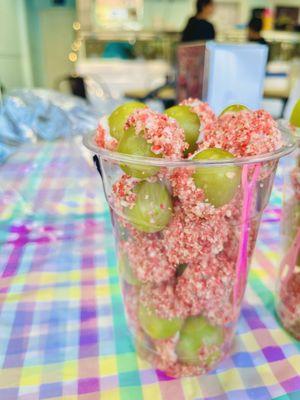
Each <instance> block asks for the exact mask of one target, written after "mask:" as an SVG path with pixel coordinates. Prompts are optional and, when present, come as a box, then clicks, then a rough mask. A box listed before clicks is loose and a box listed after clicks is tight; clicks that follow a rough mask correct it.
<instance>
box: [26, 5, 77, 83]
mask: <svg viewBox="0 0 300 400" xmlns="http://www.w3.org/2000/svg"><path fill="white" fill-rule="evenodd" d="M26 11H27V24H28V30H29V41H30V54H31V58H32V71H33V77H34V85H35V86H46V87H53V86H54V81H55V79H56V78H57V77H59V76H60V75H64V74H67V73H70V72H71V71H72V65H71V63H69V62H68V61H67V57H68V51H69V50H70V47H71V42H72V39H73V31H72V21H74V19H75V0H65V4H64V6H58V5H57V6H56V5H53V2H52V0H26ZM55 61H56V62H55Z"/></svg>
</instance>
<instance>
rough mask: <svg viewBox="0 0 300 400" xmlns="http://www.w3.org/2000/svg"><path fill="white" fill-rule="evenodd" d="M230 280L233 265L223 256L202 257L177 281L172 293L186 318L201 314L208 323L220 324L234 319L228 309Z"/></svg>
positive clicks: (231, 311) (233, 274) (230, 301)
mask: <svg viewBox="0 0 300 400" xmlns="http://www.w3.org/2000/svg"><path fill="white" fill-rule="evenodd" d="M234 281H235V262H233V261H231V260H229V259H228V257H227V255H225V254H224V253H222V254H219V255H217V256H207V257H202V258H201V259H199V260H198V262H196V263H195V264H190V265H188V267H187V268H186V270H185V271H184V273H183V275H182V276H181V277H180V278H179V279H178V282H177V285H176V294H177V296H178V298H179V299H180V300H181V301H182V302H183V303H184V304H186V306H188V307H189V308H190V315H199V314H201V315H203V316H205V317H206V318H207V319H208V320H209V321H210V322H211V323H212V324H216V325H224V324H226V323H228V322H232V321H235V319H236V317H237V316H236V315H235V314H234V310H233V306H231V307H230V304H232V291H233V285H234ZM225 305H226V306H225Z"/></svg>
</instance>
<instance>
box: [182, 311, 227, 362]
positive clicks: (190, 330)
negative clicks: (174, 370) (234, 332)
mask: <svg viewBox="0 0 300 400" xmlns="http://www.w3.org/2000/svg"><path fill="white" fill-rule="evenodd" d="M222 342H223V333H222V330H221V329H220V328H219V327H215V326H212V325H210V324H209V323H208V322H207V320H206V319H205V318H204V317H189V318H187V320H186V322H185V323H184V325H183V327H182V329H181V331H180V337H179V341H178V343H177V346H176V353H177V355H178V358H179V360H180V361H182V362H185V363H187V364H192V365H195V364H199V351H200V349H201V347H209V346H213V345H217V346H220V345H221V344H222ZM219 355H220V352H219V351H216V352H215V353H214V354H212V355H210V357H209V358H208V360H207V364H208V365H209V364H210V363H211V362H213V361H214V360H216V359H217V358H218V357H219Z"/></svg>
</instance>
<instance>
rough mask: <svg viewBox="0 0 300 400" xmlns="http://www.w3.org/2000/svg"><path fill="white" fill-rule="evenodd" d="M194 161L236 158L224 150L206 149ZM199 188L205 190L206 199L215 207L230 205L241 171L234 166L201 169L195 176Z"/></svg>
mask: <svg viewBox="0 0 300 400" xmlns="http://www.w3.org/2000/svg"><path fill="white" fill-rule="evenodd" d="M193 160H203V161H204V160H207V161H210V160H211V161H218V160H234V156H233V155H232V154H231V153H229V152H228V151H225V150H222V149H216V148H213V149H206V150H203V151H201V152H200V153H198V154H196V155H195V156H194V157H193ZM193 178H194V182H195V185H196V186H197V187H198V188H201V189H203V190H204V193H205V195H206V199H207V200H208V202H209V203H210V204H212V205H214V206H215V207H221V206H223V205H224V204H227V203H229V202H230V201H231V200H232V198H233V197H234V195H235V193H236V190H237V188H238V186H239V184H240V180H241V169H240V167H237V166H234V165H228V166H216V167H199V168H197V169H196V171H195V173H194V175H193Z"/></svg>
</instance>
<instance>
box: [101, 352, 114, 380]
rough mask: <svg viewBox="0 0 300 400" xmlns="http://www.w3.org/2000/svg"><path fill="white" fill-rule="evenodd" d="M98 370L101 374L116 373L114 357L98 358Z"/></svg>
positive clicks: (109, 374)
mask: <svg viewBox="0 0 300 400" xmlns="http://www.w3.org/2000/svg"><path fill="white" fill-rule="evenodd" d="M99 370H100V375H101V376H111V375H118V366H117V362H116V357H114V356H107V357H101V358H100V359H99Z"/></svg>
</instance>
